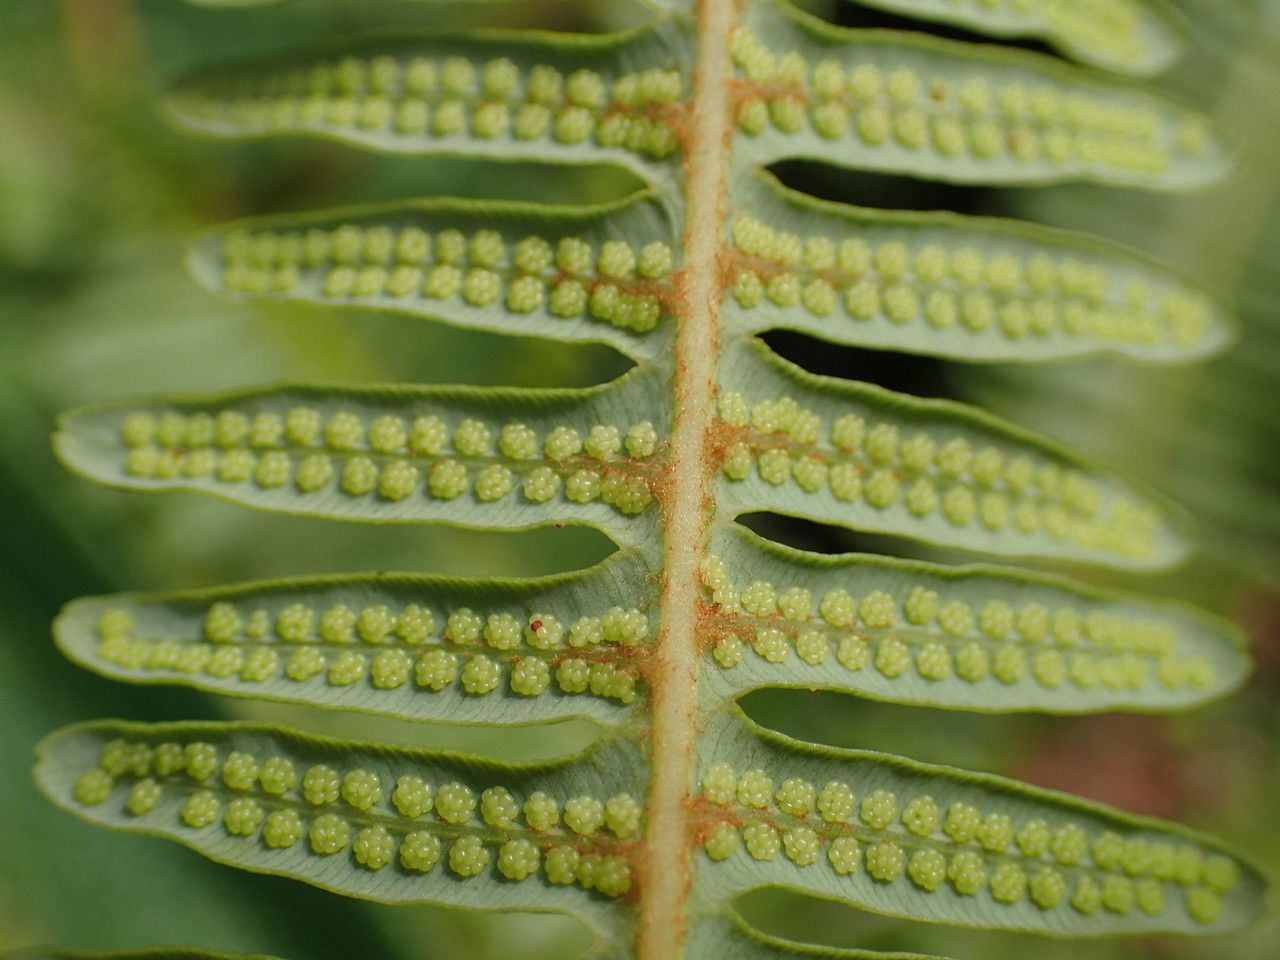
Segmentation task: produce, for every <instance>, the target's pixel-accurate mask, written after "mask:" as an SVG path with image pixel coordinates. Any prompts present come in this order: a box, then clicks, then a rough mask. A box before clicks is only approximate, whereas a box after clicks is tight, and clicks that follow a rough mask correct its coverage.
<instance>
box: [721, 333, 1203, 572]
mask: <svg viewBox="0 0 1280 960" xmlns="http://www.w3.org/2000/svg"><path fill="white" fill-rule="evenodd" d="M717 430H718V431H719V436H718V437H717V447H718V449H719V450H720V451H721V455H722V461H721V467H720V472H721V479H720V492H719V496H720V498H721V499H720V504H721V507H722V509H723V510H724V511H725V513H726V514H728V515H734V514H741V513H746V512H750V511H761V510H769V511H773V512H775V513H781V514H785V515H788V516H797V517H806V518H808V519H812V520H818V521H822V522H826V523H838V524H842V525H844V526H849V527H853V528H855V529H861V530H869V531H873V532H876V533H889V534H895V535H898V536H905V537H910V538H912V539H920V540H927V541H929V542H932V543H938V544H943V545H947V546H954V547H959V548H962V549H965V550H974V551H980V552H985V553H992V554H1002V555H1005V556H1040V557H1056V558H1060V559H1064V560H1071V561H1075V562H1087V563H1101V564H1107V565H1111V566H1118V567H1136V568H1144V569H1145V568H1152V567H1160V566H1164V565H1167V564H1169V563H1172V562H1174V561H1176V560H1177V559H1179V558H1180V557H1181V556H1182V555H1183V554H1184V553H1185V551H1186V543H1185V539H1184V537H1183V534H1182V533H1181V531H1180V530H1179V529H1178V527H1179V526H1180V524H1181V520H1180V518H1173V519H1171V518H1170V517H1169V516H1168V515H1167V514H1168V510H1169V508H1166V507H1164V506H1162V505H1159V504H1157V503H1156V502H1155V501H1153V500H1152V499H1151V498H1150V497H1149V496H1147V495H1146V494H1144V493H1142V492H1140V491H1137V490H1136V489H1134V488H1133V487H1132V486H1131V485H1130V484H1127V483H1125V482H1123V481H1121V480H1118V479H1115V478H1112V477H1110V476H1108V475H1107V474H1106V473H1104V472H1103V471H1101V470H1100V469H1099V468H1098V467H1097V466H1095V465H1093V464H1091V463H1089V462H1087V461H1086V460H1084V459H1082V458H1080V457H1078V456H1076V455H1075V454H1073V453H1070V452H1068V451H1066V450H1064V449H1062V448H1060V447H1057V446H1056V445H1054V444H1052V443H1050V442H1049V441H1047V440H1044V439H1042V438H1040V437H1037V436H1035V435H1034V434H1031V433H1028V432H1025V431H1022V430H1019V429H1017V428H1015V427H1012V426H1010V425H1009V424H1006V423H1003V422H1001V421H999V420H996V419H995V418H992V417H988V416H986V415H985V414H982V413H980V412H979V411H977V410H974V409H971V408H968V407H964V406H962V405H960V404H954V403H948V402H944V401H925V400H916V399H914V398H911V397H907V396H904V395H901V394H895V393H891V392H889V391H887V390H883V389H881V388H879V387H873V386H871V385H868V384H854V383H849V382H846V381H843V380H836V379H832V378H829V377H816V376H813V375H811V374H808V373H805V372H804V371H803V370H801V369H799V368H798V367H796V366H794V365H792V364H790V363H787V362H786V361H783V360H781V359H780V358H778V357H777V356H776V355H774V354H773V353H772V351H770V350H769V349H768V348H767V347H766V346H765V345H764V344H763V343H760V342H759V341H750V342H746V343H737V344H732V345H730V346H728V347H726V350H725V353H724V361H723V366H722V368H721V371H720V398H719V424H718V426H717Z"/></svg>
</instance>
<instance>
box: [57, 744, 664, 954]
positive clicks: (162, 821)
mask: <svg viewBox="0 0 1280 960" xmlns="http://www.w3.org/2000/svg"><path fill="white" fill-rule="evenodd" d="M38 752H39V757H40V759H39V763H38V764H37V766H36V780H37V783H38V785H39V786H40V788H41V789H42V790H43V791H44V792H45V794H46V795H47V796H48V797H49V798H50V799H51V800H52V801H53V802H54V803H56V804H58V805H59V806H61V807H63V808H64V809H66V810H69V811H70V812H72V813H74V814H76V815H77V816H80V817H82V818H84V819H86V820H88V821H90V822H92V823H97V824H100V825H103V826H108V827H111V828H113V829H116V830H123V831H126V832H131V833H142V834H148V835H152V836H160V837H165V838H167V839H170V840H176V841H178V842H179V843H183V844H185V845H186V846H189V847H191V848H193V849H195V850H197V851H199V852H200V853H202V854H204V855H205V856H207V857H209V858H210V859H212V860H215V861H218V862H220V863H226V864H230V865H234V866H237V867H241V868H244V869H247V870H252V871H255V872H259V873H269V874H276V875H279V876H287V877H293V878H295V879H298V880H303V881H306V882H307V883H310V884H313V885H315V886H318V887H322V888H324V889H326V890H331V891H333V892H336V893H343V894H346V895H348V896H355V897H360V898H362V899H368V900H377V901H381V902H385V903H441V904H457V905H460V906H467V907H473V908H484V909H526V910H538V911H545V910H554V911H558V912H565V913H570V914H573V915H575V916H577V917H579V918H581V919H582V920H583V921H584V922H586V923H588V924H589V925H590V926H591V927H592V928H593V929H595V930H596V931H597V933H598V934H600V935H602V936H608V937H612V935H613V934H614V932H615V924H616V923H617V919H618V918H617V916H616V910H615V907H614V905H613V899H614V898H616V897H620V896H623V895H624V894H625V893H626V892H627V890H628V889H629V888H630V883H631V869H632V863H631V858H632V857H633V856H634V844H633V843H632V838H634V836H635V835H636V833H637V831H639V829H640V809H639V806H638V802H637V798H640V797H642V796H643V793H644V786H643V785H644V779H645V776H646V772H645V768H644V764H643V762H642V760H641V758H640V756H639V753H638V752H637V751H636V750H635V749H634V748H633V747H631V746H629V745H628V744H627V743H626V742H624V741H616V740H615V741H606V742H605V743H603V744H601V745H598V746H596V747H594V748H593V749H592V750H591V751H589V752H587V753H584V754H581V755H578V756H575V757H570V758H567V759H565V760H562V761H556V762H554V763H547V764H539V765H506V764H501V763H494V762H489V761H482V760H479V759H475V758H471V757H466V756H461V755H455V754H439V753H437V754H433V753H428V752H425V751H420V750H410V749H403V748H392V747H387V746H383V745H361V744H358V743H354V742H352V741H349V740H332V739H327V738H322V737H312V736H306V735H303V734H300V733H295V732H291V731H288V730H284V729H280V728H273V727H264V726H255V725H251V724H233V723H226V724H223V723H168V724H154V725H148V724H135V723H126V722H123V721H104V722H94V723H88V724H82V725H78V726H73V727H68V728H65V729H63V730H61V731H59V732H57V733H55V734H52V735H51V736H49V737H48V738H46V739H45V740H44V741H43V742H42V743H41V744H40V746H39V748H38Z"/></svg>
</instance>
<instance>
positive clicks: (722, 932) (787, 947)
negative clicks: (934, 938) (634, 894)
mask: <svg viewBox="0 0 1280 960" xmlns="http://www.w3.org/2000/svg"><path fill="white" fill-rule="evenodd" d="M690 943H691V945H692V947H693V950H694V951H696V954H695V955H697V956H705V957H723V958H725V960H779V958H780V957H826V958H828V960H944V958H942V957H934V956H925V955H924V954H920V953H879V952H876V951H872V950H849V949H841V948H839V947H819V946H814V945H812V944H807V943H796V942H794V941H792V940H785V939H783V938H781V937H775V936H771V935H769V934H766V933H762V932H761V931H759V930H756V929H754V928H753V927H751V926H749V925H748V924H746V923H745V922H743V920H742V918H741V917H739V916H738V914H737V913H735V912H733V911H732V910H727V909H726V910H723V911H721V912H718V913H709V914H706V915H704V916H701V917H699V918H698V920H697V922H696V923H695V924H694V927H693V930H692V931H691V932H690Z"/></svg>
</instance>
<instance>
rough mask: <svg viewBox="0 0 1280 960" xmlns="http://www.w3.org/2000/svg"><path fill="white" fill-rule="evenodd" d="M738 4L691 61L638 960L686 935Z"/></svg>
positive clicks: (713, 5)
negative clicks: (702, 580) (702, 576)
mask: <svg viewBox="0 0 1280 960" xmlns="http://www.w3.org/2000/svg"><path fill="white" fill-rule="evenodd" d="M736 18H737V10H736V7H735V3H734V0H700V2H699V4H698V13H697V29H698V58H697V64H698V66H697V72H696V74H695V76H694V84H693V100H692V105H691V111H690V117H689V124H688V128H687V129H688V134H687V136H688V139H687V140H686V142H685V153H684V184H685V202H686V209H687V214H686V217H687V219H686V222H685V235H684V266H683V269H682V271H681V274H680V278H679V288H678V294H679V295H678V297H677V309H676V311H675V313H676V323H677V327H676V338H675V361H676V367H675V376H674V384H673V389H674V399H675V406H674V413H673V417H672V425H671V451H670V486H669V487H668V489H667V496H666V497H665V498H664V504H663V506H664V512H663V527H664V529H663V536H664V543H665V549H666V557H665V563H664V565H663V568H664V574H663V583H662V602H661V620H660V626H661V629H660V630H659V633H658V639H657V645H656V650H655V656H656V658H657V659H656V667H657V669H655V670H653V671H652V673H651V676H652V677H653V683H652V690H651V695H652V700H653V743H652V751H653V752H652V758H653V780H652V785H651V788H650V794H649V803H648V827H647V835H646V838H645V839H646V844H645V846H646V849H647V856H646V857H645V858H644V860H643V863H642V865H641V867H640V877H639V880H640V885H639V886H640V917H639V922H640V927H639V931H638V934H637V952H638V954H639V958H640V960H678V958H679V957H681V956H682V952H683V944H684V940H685V937H686V934H687V933H688V918H687V916H686V905H687V903H688V899H689V889H690V876H689V861H690V847H689V842H690V837H691V833H692V831H691V830H690V822H689V808H688V800H689V795H690V789H691V781H692V777H693V745H694V739H695V736H696V734H697V687H698V668H699V656H698V644H697V638H696V637H695V635H694V632H695V628H696V623H697V616H696V614H697V608H698V599H699V586H698V584H699V566H700V562H701V559H702V555H703V551H704V547H705V540H706V530H707V521H708V518H709V516H710V512H711V503H712V499H711V495H710V491H709V490H708V484H709V478H710V477H711V476H712V474H713V469H712V463H711V456H710V453H711V445H710V443H709V428H710V424H711V411H712V405H713V403H714V401H715V372H716V359H717V354H718V351H719V331H718V314H719V309H720V296H721V282H720V251H721V247H722V242H721V233H722V227H723V217H724V193H725V171H726V169H727V168H728V162H727V153H728V150H729V143H730V137H731V135H732V130H731V127H730V122H729V110H730V103H729V84H730V79H731V76H730V73H731V68H730V62H729V41H730V37H731V36H732V34H733V29H734V23H735V20H736Z"/></svg>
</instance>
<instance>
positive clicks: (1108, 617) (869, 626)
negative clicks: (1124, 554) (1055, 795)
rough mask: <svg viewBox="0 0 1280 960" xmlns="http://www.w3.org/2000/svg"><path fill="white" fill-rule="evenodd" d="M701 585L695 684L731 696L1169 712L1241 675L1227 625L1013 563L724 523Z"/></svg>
mask: <svg viewBox="0 0 1280 960" xmlns="http://www.w3.org/2000/svg"><path fill="white" fill-rule="evenodd" d="M703 578H704V590H705V591H706V593H707V598H708V600H709V601H710V603H711V604H713V605H714V606H713V607H712V611H713V612H711V613H709V614H707V615H706V616H705V619H704V627H703V630H704V636H703V637H702V645H703V647H704V648H708V647H709V649H708V656H707V659H706V661H705V662H704V673H703V679H704V682H705V684H706V686H707V688H708V691H709V695H710V696H712V697H717V696H718V697H721V698H723V699H724V700H726V701H727V700H731V699H733V698H734V697H736V696H738V695H740V694H742V693H744V692H746V691H748V690H753V689H758V688H760V687H779V686H781V687H794V688H798V689H806V690H810V689H834V690H842V691H845V692H849V693H853V694H856V695H858V696H864V697H869V698H872V699H876V700H884V701H890V702H895V703H905V704H916V705H926V706H934V707H946V708H951V709H960V710H975V711H980V712H1006V711H1024V710H1032V711H1043V712H1048V713H1064V714H1066V713H1087V712H1101V711H1107V710H1138V711H1165V710H1179V709H1186V708H1189V707H1193V706H1197V705H1199V704H1202V703H1204V702H1206V701H1209V700H1212V699H1216V698H1218V697H1221V696H1224V695H1225V694H1227V693H1228V692H1230V691H1231V690H1234V689H1235V688H1237V687H1238V686H1240V684H1242V683H1243V682H1244V680H1245V678H1246V677H1247V676H1248V674H1249V667H1250V664H1249V658H1248V655H1247V653H1246V652H1245V645H1244V638H1243V637H1242V636H1241V634H1240V632H1239V630H1237V629H1236V628H1235V627H1234V626H1232V625H1231V624H1229V623H1226V622H1225V621H1221V620H1218V619H1217V618H1214V617H1211V616H1209V615H1208V614H1205V613H1202V612H1201V611H1198V610H1194V609H1191V608H1188V607H1183V606H1182V605H1178V604H1172V603H1161V602H1158V601H1153V600H1148V599H1145V598H1138V597H1132V596H1127V595H1123V594H1117V593H1108V592H1105V591H1101V590H1097V589H1092V588H1088V587H1086V586H1084V585H1083V584H1079V583H1073V582H1071V581H1067V580H1063V579H1059V578H1053V577H1045V576H1038V577H1037V576H1033V575H1031V574H1024V573H1019V572H1016V571H1014V570H1010V569H999V568H991V567H943V566H939V565H936V564H928V563H920V562H908V561H902V560H894V559H890V558H885V557H876V556H870V555H861V554H847V555H844V556H838V557H827V556H819V555H816V554H810V553H805V552H803V551H798V550H792V549H789V548H786V547H781V546H779V545H777V544H771V543H769V542H768V541H765V540H762V539H760V538H759V537H756V536H755V535H754V534H751V533H749V532H748V531H745V530H735V531H730V530H725V531H721V532H720V533H719V534H718V536H717V537H716V538H715V541H714V542H713V544H712V554H711V558H710V559H709V560H708V565H707V568H706V570H705V571H704V575H703Z"/></svg>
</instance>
